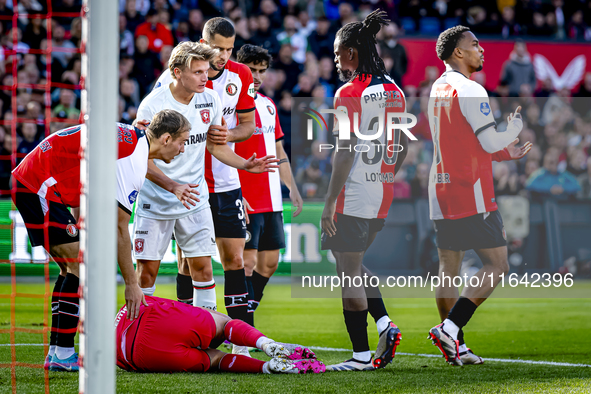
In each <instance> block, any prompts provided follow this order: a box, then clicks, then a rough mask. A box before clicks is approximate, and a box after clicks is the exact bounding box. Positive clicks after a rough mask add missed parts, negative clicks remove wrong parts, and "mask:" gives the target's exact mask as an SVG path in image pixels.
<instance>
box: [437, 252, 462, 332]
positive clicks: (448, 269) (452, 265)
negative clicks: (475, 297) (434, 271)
mask: <svg viewBox="0 0 591 394" xmlns="http://www.w3.org/2000/svg"><path fill="white" fill-rule="evenodd" d="M437 253H438V254H439V277H440V278H441V277H442V276H443V275H447V276H448V277H452V278H453V277H454V276H456V275H458V274H459V273H460V269H461V267H462V260H464V255H465V252H463V251H461V252H458V251H455V250H445V249H439V248H437ZM448 285H449V286H448ZM459 297H460V292H459V290H458V288H457V287H456V286H454V285H453V284H450V283H448V282H444V283H442V284H441V286H439V287H436V288H435V302H436V303H437V309H438V311H439V317H440V318H441V321H444V320H445V319H446V318H447V315H449V311H450V310H451V308H452V307H453V306H454V304H455V303H456V302H457V301H458V298H459Z"/></svg>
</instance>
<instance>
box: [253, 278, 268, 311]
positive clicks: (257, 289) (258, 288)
mask: <svg viewBox="0 0 591 394" xmlns="http://www.w3.org/2000/svg"><path fill="white" fill-rule="evenodd" d="M251 281H252V292H253V300H254V302H253V303H252V308H253V310H254V311H256V310H257V308H258V307H259V304H260V303H261V299H262V298H263V290H265V286H267V283H268V282H269V278H266V277H264V276H263V275H261V274H259V273H258V272H256V271H253V272H252V277H251Z"/></svg>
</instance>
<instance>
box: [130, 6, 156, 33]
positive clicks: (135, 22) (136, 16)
mask: <svg viewBox="0 0 591 394" xmlns="http://www.w3.org/2000/svg"><path fill="white" fill-rule="evenodd" d="M141 3H143V2H142V1H141V0H139V1H137V2H136V0H127V1H126V3H125V12H124V14H125V19H127V29H129V31H131V32H135V31H136V29H137V28H138V26H139V25H141V24H142V23H144V21H145V18H144V17H143V16H142V14H140V12H139V11H138V8H137V6H138V5H140V4H141ZM149 5H150V3H149V1H148V7H149Z"/></svg>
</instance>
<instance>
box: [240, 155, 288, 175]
mask: <svg viewBox="0 0 591 394" xmlns="http://www.w3.org/2000/svg"><path fill="white" fill-rule="evenodd" d="M277 163H279V160H278V159H276V158H275V156H273V155H267V156H264V157H261V158H260V159H257V154H256V153H253V154H252V156H251V157H250V159H248V160H246V162H244V168H243V169H244V170H246V171H248V172H252V173H254V174H260V173H262V172H275V170H273V168H279V166H278V165H277Z"/></svg>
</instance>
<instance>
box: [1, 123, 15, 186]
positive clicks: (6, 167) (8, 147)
mask: <svg viewBox="0 0 591 394" xmlns="http://www.w3.org/2000/svg"><path fill="white" fill-rule="evenodd" d="M1 129H2V131H4V128H1ZM3 137H4V138H3V141H2V148H1V149H0V157H3V159H2V160H0V190H9V189H10V186H9V182H10V175H11V174H10V173H11V172H12V170H13V166H12V160H11V156H12V149H13V147H12V135H10V133H6V132H4V135H3Z"/></svg>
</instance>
